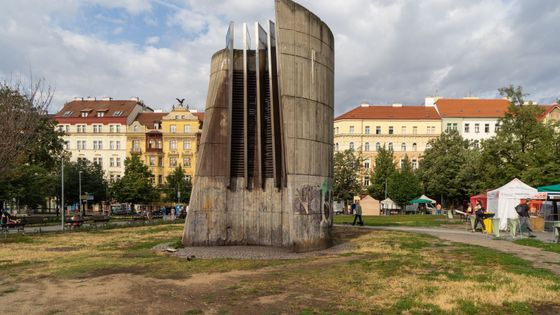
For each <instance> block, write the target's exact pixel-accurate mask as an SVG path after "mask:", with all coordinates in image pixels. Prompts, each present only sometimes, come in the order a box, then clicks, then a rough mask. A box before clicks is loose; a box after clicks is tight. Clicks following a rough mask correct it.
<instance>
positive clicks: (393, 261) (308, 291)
mask: <svg viewBox="0 0 560 315" xmlns="http://www.w3.org/2000/svg"><path fill="white" fill-rule="evenodd" d="M407 217H410V218H412V216H407ZM424 217H430V218H433V216H424ZM437 218H438V217H436V219H437ZM439 219H442V218H441V217H439ZM405 222H406V221H405ZM401 224H403V223H401ZM408 224H412V223H408ZM181 230H182V225H181V224H167V225H159V226H151V227H129V228H117V229H109V230H100V231H90V232H82V233H70V234H50V235H34V236H17V237H16V236H10V237H8V238H7V239H4V240H0V279H1V280H0V313H10V310H11V311H12V313H13V312H14V310H17V309H10V308H9V307H17V305H19V304H22V305H26V304H25V303H31V305H32V309H37V310H38V311H37V312H36V313H64V312H63V310H60V309H59V308H58V305H60V304H61V303H63V302H64V300H63V298H64V294H58V291H56V292H55V293H51V295H48V294H49V290H51V291H52V290H63V288H68V289H67V290H70V292H73V290H88V291H87V292H90V291H91V292H96V293H92V294H89V295H88V297H87V301H91V302H88V303H89V304H88V303H86V302H83V303H82V304H83V307H84V308H82V309H79V311H77V312H76V313H88V314H105V313H123V312H124V313H135V312H140V313H145V312H152V313H157V311H153V310H154V309H153V307H156V308H157V309H159V310H160V311H161V310H164V309H165V310H166V312H168V313H184V314H201V313H203V312H210V313H216V314H228V313H232V314H255V313H256V314H263V313H266V314H279V313H289V314H371V313H376V314H379V313H381V314H402V313H407V314H444V313H453V314H532V313H542V312H545V311H546V312H548V314H555V313H558V312H560V279H559V278H558V277H557V276H555V275H554V274H552V273H551V272H549V271H547V270H544V269H538V268H533V267H532V266H530V264H529V263H528V262H527V261H524V260H522V259H519V258H517V257H516V256H513V255H510V254H504V253H500V252H496V251H494V250H490V249H486V248H481V247H476V246H469V245H464V244H455V243H450V242H443V241H441V240H438V239H436V238H434V237H431V236H427V235H420V234H410V233H404V232H395V231H364V230H359V229H352V228H349V227H335V228H334V230H333V234H334V237H335V241H336V243H349V244H350V245H352V246H350V249H349V250H348V251H346V252H344V253H340V254H336V255H334V254H333V255H324V256H317V257H315V258H305V259H299V260H234V259H214V260H202V259H195V260H193V261H186V260H182V259H178V258H174V257H170V256H166V255H162V254H158V253H155V252H153V251H151V247H152V246H154V245H156V244H159V243H162V242H170V243H178V241H179V236H180V235H181ZM106 277H109V278H106ZM99 279H102V280H99ZM111 279H117V280H115V281H113V282H111ZM99 281H104V283H105V282H106V283H107V286H109V285H112V286H115V285H117V284H118V290H117V289H112V287H107V289H106V290H107V291H111V294H110V295H109V296H104V295H103V292H104V291H103V285H97V286H96V285H95V284H96V283H99ZM50 283H54V285H51V286H49V284H50ZM115 283H117V284H115ZM45 287H46V288H48V289H45ZM99 287H101V289H100V288H99ZM135 292H138V293H139V292H144V293H142V294H138V293H135ZM148 292H149V293H148ZM45 295H46V296H47V297H48V298H43V297H44V296H45ZM68 295H72V294H68ZM146 295H147V297H145V296H146ZM60 296H62V297H60ZM172 296H173V298H171V297H172ZM26 298H27V299H28V300H26ZM72 298H73V297H72ZM61 299H62V300H61ZM131 299H133V300H134V303H130V301H131ZM15 300H17V301H18V303H17V304H16V305H14V304H13V303H10V302H13V301H15ZM26 301H29V302H26ZM61 301H62V302H61ZM119 303H120V304H119ZM82 304H80V305H82ZM3 307H4V309H3ZM33 307H34V308H33ZM133 307H136V308H134V309H132V308H133ZM2 310H4V312H2Z"/></svg>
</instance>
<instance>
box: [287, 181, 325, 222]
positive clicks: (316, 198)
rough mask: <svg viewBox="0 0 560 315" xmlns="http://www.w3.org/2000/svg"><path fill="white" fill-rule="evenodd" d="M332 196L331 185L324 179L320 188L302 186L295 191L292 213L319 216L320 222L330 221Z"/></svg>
mask: <svg viewBox="0 0 560 315" xmlns="http://www.w3.org/2000/svg"><path fill="white" fill-rule="evenodd" d="M332 205H333V195H332V185H331V183H330V181H329V180H328V179H325V181H324V182H323V184H322V185H321V186H318V185H316V186H312V185H304V186H302V187H301V188H298V189H296V197H295V198H294V201H293V211H294V212H295V213H299V214H319V213H320V214H321V222H323V223H329V222H330V220H331V213H332V209H333V208H332V207H333V206H332Z"/></svg>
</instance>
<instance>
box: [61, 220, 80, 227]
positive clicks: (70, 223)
mask: <svg viewBox="0 0 560 315" xmlns="http://www.w3.org/2000/svg"><path fill="white" fill-rule="evenodd" d="M64 223H66V226H68V227H69V228H71V229H72V228H77V227H81V226H82V224H84V220H82V219H66V220H65V221H64Z"/></svg>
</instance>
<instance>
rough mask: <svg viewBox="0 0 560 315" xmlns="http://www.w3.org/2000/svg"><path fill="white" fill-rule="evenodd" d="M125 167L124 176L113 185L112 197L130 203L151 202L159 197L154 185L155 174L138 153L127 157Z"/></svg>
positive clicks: (111, 189)
mask: <svg viewBox="0 0 560 315" xmlns="http://www.w3.org/2000/svg"><path fill="white" fill-rule="evenodd" d="M124 167H125V171H124V176H123V177H122V178H121V179H119V180H117V181H115V182H114V183H113V184H112V185H111V188H110V191H111V197H112V199H114V200H117V201H120V202H129V203H151V202H154V201H157V200H158V199H159V193H158V192H157V190H156V189H155V188H154V186H153V181H154V175H153V174H152V172H150V169H149V168H148V166H146V165H145V164H144V163H142V161H141V160H140V156H139V155H138V154H133V155H132V156H131V157H128V158H126V160H125V161H124Z"/></svg>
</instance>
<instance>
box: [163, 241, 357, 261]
mask: <svg viewBox="0 0 560 315" xmlns="http://www.w3.org/2000/svg"><path fill="white" fill-rule="evenodd" d="M355 248H356V247H355V246H354V245H353V244H351V243H350V242H345V243H342V244H337V245H334V246H332V247H329V248H326V249H323V250H317V251H311V252H305V253H295V252H293V251H292V250H290V249H288V248H283V247H272V246H193V247H183V248H177V249H174V250H176V251H173V250H171V251H169V250H168V249H170V246H169V244H160V245H157V246H155V247H154V248H153V250H154V251H156V252H161V253H166V254H168V255H170V256H176V257H180V258H184V259H193V258H192V256H194V259H223V258H226V259H251V260H255V259H256V260H276V259H303V258H308V257H317V256H329V255H338V254H343V253H346V252H349V251H352V250H353V249H355Z"/></svg>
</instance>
